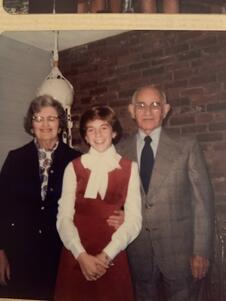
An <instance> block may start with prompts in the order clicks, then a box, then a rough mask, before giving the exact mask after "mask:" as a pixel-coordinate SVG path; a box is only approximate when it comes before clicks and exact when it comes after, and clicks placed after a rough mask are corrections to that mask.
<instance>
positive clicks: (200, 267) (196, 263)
mask: <svg viewBox="0 0 226 301" xmlns="http://www.w3.org/2000/svg"><path fill="white" fill-rule="evenodd" d="M208 268H209V259H208V258H206V257H202V256H193V257H192V258H191V270H192V275H193V277H194V278H195V279H199V280H200V279H202V278H204V277H205V276H206V273H207V271H208Z"/></svg>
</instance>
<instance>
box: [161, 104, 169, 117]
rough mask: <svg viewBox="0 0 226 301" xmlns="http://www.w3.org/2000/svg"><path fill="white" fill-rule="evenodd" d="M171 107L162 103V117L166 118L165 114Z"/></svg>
mask: <svg viewBox="0 0 226 301" xmlns="http://www.w3.org/2000/svg"><path fill="white" fill-rule="evenodd" d="M170 109H171V107H170V105H169V104H168V103H165V104H164V111H163V119H164V118H166V116H167V115H168V113H169V111H170Z"/></svg>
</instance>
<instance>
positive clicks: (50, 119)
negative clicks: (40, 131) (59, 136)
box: [32, 115, 59, 122]
mask: <svg viewBox="0 0 226 301" xmlns="http://www.w3.org/2000/svg"><path fill="white" fill-rule="evenodd" d="M58 118H59V117H58V116H47V117H44V116H40V115H34V116H33V117H32V120H34V121H35V122H43V121H44V120H47V121H48V122H55V121H56V120H57V119H58Z"/></svg>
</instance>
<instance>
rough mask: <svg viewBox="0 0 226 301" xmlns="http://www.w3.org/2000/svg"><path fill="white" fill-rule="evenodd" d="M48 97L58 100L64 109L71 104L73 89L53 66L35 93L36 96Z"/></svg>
mask: <svg viewBox="0 0 226 301" xmlns="http://www.w3.org/2000/svg"><path fill="white" fill-rule="evenodd" d="M45 94H47V95H50V96H52V97H53V98H54V99H56V100H58V101H59V102H60V103H61V104H62V105H63V107H64V108H66V107H70V106H71V105H72V103H73V97H74V89H73V86H72V85H71V83H70V82H69V81H68V80H67V79H66V78H65V77H64V76H63V75H62V73H61V72H60V70H59V68H58V67H57V66H54V67H53V68H52V70H51V72H50V74H49V75H48V76H47V77H46V78H45V80H44V82H43V83H42V84H41V86H40V88H39V89H38V91H37V96H41V95H45Z"/></svg>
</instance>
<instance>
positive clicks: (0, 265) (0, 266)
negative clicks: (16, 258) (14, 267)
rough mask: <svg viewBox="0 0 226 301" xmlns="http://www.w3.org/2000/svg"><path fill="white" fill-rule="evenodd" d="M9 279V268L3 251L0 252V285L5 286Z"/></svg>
mask: <svg viewBox="0 0 226 301" xmlns="http://www.w3.org/2000/svg"><path fill="white" fill-rule="evenodd" d="M9 279H10V266H9V261H8V258H7V256H6V254H5V251H4V250H0V285H7V281H8V280H9Z"/></svg>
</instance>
